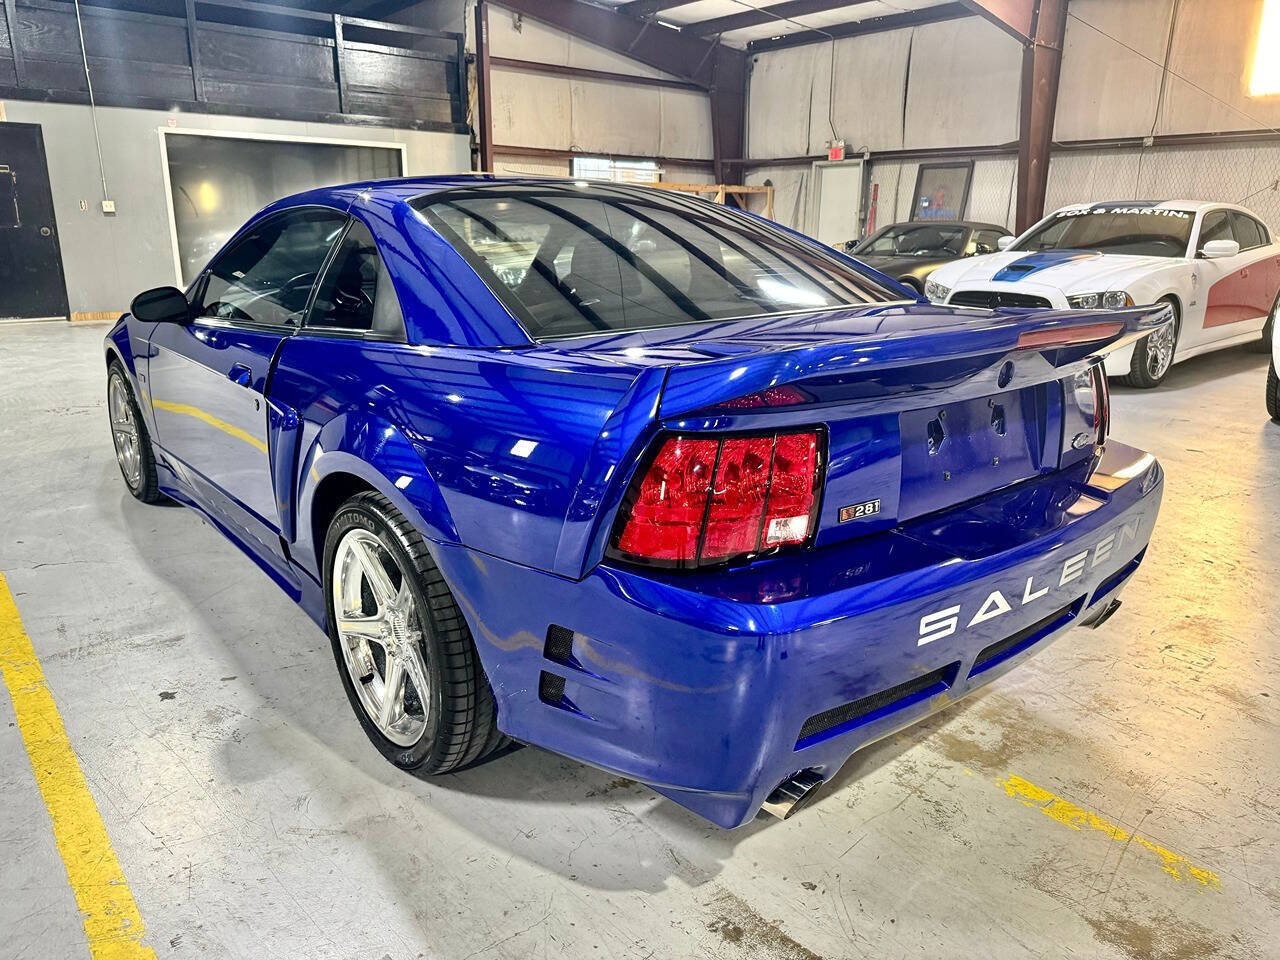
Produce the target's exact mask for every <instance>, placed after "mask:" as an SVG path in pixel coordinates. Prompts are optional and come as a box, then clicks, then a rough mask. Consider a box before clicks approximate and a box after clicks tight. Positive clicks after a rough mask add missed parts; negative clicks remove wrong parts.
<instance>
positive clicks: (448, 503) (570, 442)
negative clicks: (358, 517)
mask: <svg viewBox="0 0 1280 960" xmlns="http://www.w3.org/2000/svg"><path fill="white" fill-rule="evenodd" d="M633 379H634V373H631V374H628V375H622V374H619V373H618V372H617V371H616V370H614V371H610V372H608V373H606V372H602V371H600V370H597V371H593V370H592V369H591V368H590V365H589V364H586V363H574V362H571V361H568V360H562V361H560V362H559V363H548V362H538V361H532V360H529V361H526V360H525V359H524V358H522V357H521V356H520V355H519V354H518V353H516V354H514V355H513V354H512V353H510V352H508V351H492V350H467V349H463V348H435V347H416V346H409V345H405V344H393V343H377V342H372V341H363V340H358V339H350V338H338V337H324V336H306V335H304V336H298V337H293V338H290V340H289V341H288V342H287V343H286V344H285V346H284V348H283V351H282V353H281V357H280V361H279V364H278V367H277V370H276V373H275V376H274V379H273V382H272V386H271V399H272V401H273V403H275V404H278V405H280V407H281V409H282V410H285V411H286V417H287V416H288V415H289V413H290V412H292V414H293V415H295V416H296V417H297V420H298V430H297V447H298V449H297V453H296V463H297V467H296V469H295V471H294V472H293V474H292V475H293V476H294V477H295V478H296V483H295V488H294V490H292V491H290V492H289V493H288V496H289V497H290V498H292V499H294V500H295V501H296V503H297V523H296V534H295V537H296V539H295V544H296V548H297V549H296V551H295V552H296V554H297V557H296V559H298V561H299V562H306V563H307V566H308V567H309V569H311V572H312V573H313V574H314V575H316V576H317V577H318V576H319V569H318V554H319V552H320V550H321V548H322V544H320V543H315V542H312V539H313V538H312V535H311V528H312V526H313V523H312V520H313V518H312V516H311V510H312V503H313V498H314V491H315V489H316V487H317V486H318V485H319V484H320V483H321V482H322V481H323V480H324V479H325V478H326V477H328V476H331V475H333V474H335V473H348V474H352V475H354V476H357V477H360V478H361V479H364V480H365V481H366V482H368V483H369V484H370V485H371V486H374V487H375V489H378V490H380V491H381V492H383V493H384V494H385V495H386V496H388V497H389V498H390V499H391V500H392V501H393V502H395V503H396V505H397V506H398V507H399V508H400V509H401V510H402V512H404V513H405V514H406V516H407V517H408V519H409V520H410V521H411V522H412V523H413V524H414V525H415V527H417V529H419V531H421V532H422V533H423V535H424V536H425V537H426V538H427V539H428V540H432V541H435V542H437V543H460V544H463V545H465V546H467V547H470V548H472V549H473V550H478V551H481V552H483V553H489V554H492V555H494V556H499V557H503V558H506V559H508V560H512V561H514V562H516V563H520V564H524V565H527V566H533V567H538V568H540V569H544V570H553V569H555V568H556V557H557V552H558V551H559V549H560V543H561V536H562V533H563V531H564V529H565V524H566V517H567V516H568V515H569V514H570V510H571V507H573V506H574V505H575V504H577V505H578V510H577V512H576V513H575V517H578V519H581V517H580V516H579V514H583V513H589V514H591V515H592V516H595V514H596V513H597V511H596V510H593V509H590V507H589V506H588V507H587V508H583V507H582V505H581V503H580V500H581V498H580V497H579V487H580V485H581V483H582V481H583V478H584V476H590V475H592V474H593V473H607V472H609V471H608V467H607V466H604V465H603V464H604V461H606V460H612V458H613V457H614V456H616V455H617V452H616V451H615V450H613V449H612V448H610V449H609V451H607V452H605V453H604V454H601V453H600V451H598V450H597V446H598V442H599V440H600V438H601V433H602V431H603V430H604V429H605V425H606V423H608V422H610V417H611V415H612V413H613V411H614V409H615V408H617V407H619V406H620V402H621V401H622V400H623V398H624V396H626V394H627V392H628V389H629V387H630V386H631V382H632V380H633ZM622 409H623V410H629V409H632V404H631V403H630V402H628V403H627V404H625V405H622ZM623 424H625V425H626V426H627V430H626V431H625V432H629V433H638V432H639V431H642V430H643V424H641V423H634V422H631V421H630V420H629V419H628V418H626V417H623V418H622V422H620V423H619V425H623ZM606 439H607V438H606ZM593 455H594V456H593ZM613 462H616V461H613ZM284 495H285V494H284V492H283V491H282V496H284ZM593 496H598V494H595V495H593ZM579 562H580V561H579ZM569 567H570V568H572V564H569Z"/></svg>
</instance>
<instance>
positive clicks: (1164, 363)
mask: <svg viewBox="0 0 1280 960" xmlns="http://www.w3.org/2000/svg"><path fill="white" fill-rule="evenodd" d="M1158 302H1159V303H1162V304H1168V305H1169V306H1170V307H1172V308H1173V322H1172V323H1166V324H1165V325H1164V326H1163V327H1161V328H1160V329H1159V330H1157V331H1156V332H1155V333H1153V334H1151V335H1150V336H1148V337H1146V338H1144V339H1142V340H1139V341H1138V343H1137V344H1136V345H1135V346H1134V348H1133V359H1132V361H1130V364H1129V374H1128V376H1126V377H1125V378H1124V382H1125V383H1127V384H1128V385H1129V386H1131V387H1141V388H1143V389H1150V388H1151V387H1156V386H1159V385H1160V383H1161V381H1162V380H1164V378H1165V376H1166V375H1168V373H1169V368H1170V367H1172V366H1173V358H1174V354H1175V353H1176V352H1177V349H1178V329H1179V327H1180V326H1181V324H1182V317H1181V315H1180V314H1179V312H1178V305H1177V303H1175V302H1174V301H1173V300H1171V299H1170V298H1168V297H1165V298H1163V299H1162V300H1160V301H1158Z"/></svg>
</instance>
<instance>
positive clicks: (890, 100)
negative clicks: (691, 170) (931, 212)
mask: <svg viewBox="0 0 1280 960" xmlns="http://www.w3.org/2000/svg"><path fill="white" fill-rule="evenodd" d="M833 62H834V64H835V83H834V105H833V98H832V91H833V85H832V80H831V67H832V63H833ZM1021 69H1022V48H1021V46H1020V45H1019V44H1018V42H1017V41H1016V40H1014V39H1013V38H1012V37H1009V36H1008V35H1006V34H1005V33H1003V32H1002V31H1001V30H999V29H998V28H996V27H994V26H992V25H991V24H990V23H988V22H986V21H985V20H983V19H981V18H978V17H972V18H968V19H963V20H952V21H947V22H944V23H934V24H927V25H924V26H920V27H913V28H911V29H905V30H891V31H886V32H884V33H877V34H874V35H870V36H862V37H848V38H845V39H841V40H836V41H834V43H815V44H807V45H805V46H801V47H789V48H783V49H781V50H775V51H770V52H766V53H761V54H758V55H757V56H755V57H753V58H752V73H751V81H750V95H749V104H748V156H749V157H751V158H753V159H761V160H766V159H769V158H772V157H794V156H808V155H812V154H817V153H822V152H823V151H824V150H825V148H826V144H827V141H828V140H831V139H832V138H833V128H834V137H837V138H842V139H844V140H846V141H847V142H848V145H849V149H850V150H853V151H857V150H860V149H862V148H864V147H865V148H867V149H870V150H871V151H873V152H875V151H878V150H897V149H903V148H905V149H921V148H931V147H963V146H976V145H989V144H997V143H1008V142H1010V141H1012V140H1015V139H1017V136H1018V90H1019V79H1020V76H1021ZM867 91H874V95H867Z"/></svg>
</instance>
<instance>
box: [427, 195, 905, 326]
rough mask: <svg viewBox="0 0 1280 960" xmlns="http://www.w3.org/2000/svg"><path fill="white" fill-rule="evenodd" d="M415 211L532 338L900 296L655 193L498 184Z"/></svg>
mask: <svg viewBox="0 0 1280 960" xmlns="http://www.w3.org/2000/svg"><path fill="white" fill-rule="evenodd" d="M414 206H415V207H416V208H417V209H418V210H420V211H421V212H422V213H423V214H424V215H425V216H426V218H427V219H428V221H429V222H430V223H431V224H432V226H434V227H435V228H436V229H437V230H438V231H439V232H440V233H441V234H442V235H443V236H444V237H445V238H446V239H448V240H449V241H450V243H452V244H453V245H454V246H455V248H457V249H458V251H459V252H460V253H462V255H463V256H464V257H466V258H467V260H468V261H469V262H470V263H471V265H472V266H473V267H474V268H475V269H476V271H477V272H478V273H480V275H481V276H482V277H483V278H484V279H485V280H486V281H487V282H488V283H489V285H490V288H491V289H493V290H494V292H495V293H496V294H497V295H498V296H499V297H500V298H501V299H502V300H503V301H504V302H505V303H506V304H507V306H508V308H509V309H511V311H512V313H513V314H514V315H515V316H516V317H518V318H519V319H520V320H521V322H522V323H523V324H524V326H525V328H526V329H527V331H528V332H529V334H530V336H532V337H535V338H543V337H559V336H572V335H575V334H582V333H592V332H597V331H610V330H629V329H640V328H645V327H660V326H670V325H673V324H681V323H695V322H699V321H706V320H720V319H729V318H741V317H754V316H762V315H769V314H780V313H794V312H797V311H808V310H817V309H824V308H832V307H840V306H846V305H857V304H865V303H879V302H885V301H890V300H896V299H900V297H901V294H900V293H898V292H896V291H890V290H888V289H887V288H884V287H881V286H879V285H878V284H876V283H875V282H874V281H872V280H870V279H869V278H867V277H866V276H864V275H862V274H861V273H859V272H858V271H856V270H854V269H853V268H851V267H849V266H846V265H845V264H844V263H842V262H841V261H839V260H837V259H836V258H835V256H834V254H831V255H828V254H826V253H824V252H823V251H822V250H821V249H818V248H816V247H813V246H810V245H808V244H804V243H801V242H799V241H797V240H794V239H792V238H790V237H788V236H787V235H786V234H785V233H783V232H781V231H780V230H777V229H775V228H773V227H772V226H770V225H768V224H757V223H756V222H754V221H752V220H750V219H748V218H746V217H743V216H741V215H735V214H733V213H731V212H729V211H727V210H725V209H723V208H721V207H718V206H716V205H715V204H710V203H705V202H700V201H695V200H691V199H689V198H686V197H683V196H678V195H675V194H669V193H664V192H663V191H662V190H659V189H651V188H643V187H630V188H624V187H613V186H609V185H595V184H593V185H591V186H590V187H577V186H574V185H571V184H556V183H548V184H530V185H519V184H515V185H512V184H495V185H493V186H489V185H482V186H477V187H467V188H462V189H457V190H450V191H446V192H444V193H439V194H431V195H428V196H426V197H422V198H420V199H419V200H418V201H416V202H415V203H414Z"/></svg>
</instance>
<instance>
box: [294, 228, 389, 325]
mask: <svg viewBox="0 0 1280 960" xmlns="http://www.w3.org/2000/svg"><path fill="white" fill-rule="evenodd" d="M307 327H308V328H312V327H316V328H327V329H336V330H351V331H355V332H374V333H385V334H389V335H399V336H401V337H403V335H404V317H403V315H402V314H401V313H400V302H399V300H398V299H397V298H396V292H395V288H394V287H393V286H392V283H391V276H390V274H388V273H387V268H386V266H385V265H384V264H383V262H382V257H381V256H379V254H378V246H377V244H376V243H375V242H374V239H373V234H371V233H370V232H369V228H368V227H366V226H365V225H364V224H363V223H361V222H360V221H359V220H352V221H351V226H350V227H348V228H347V232H346V233H345V234H344V235H343V237H342V241H341V243H339V244H338V249H337V250H335V251H334V254H333V259H332V260H331V261H330V262H329V266H328V267H327V268H325V272H324V277H323V278H322V279H321V281H320V286H319V288H318V289H317V290H316V299H315V303H313V304H312V306H311V313H310V314H309V315H308V316H307Z"/></svg>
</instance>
